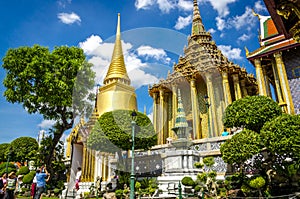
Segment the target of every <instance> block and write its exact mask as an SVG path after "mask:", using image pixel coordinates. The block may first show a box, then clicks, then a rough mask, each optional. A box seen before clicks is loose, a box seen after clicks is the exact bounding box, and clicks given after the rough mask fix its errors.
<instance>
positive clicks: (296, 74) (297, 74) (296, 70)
mask: <svg viewBox="0 0 300 199" xmlns="http://www.w3.org/2000/svg"><path fill="white" fill-rule="evenodd" d="M293 75H294V77H296V78H297V77H300V66H298V67H296V68H294V69H293Z"/></svg>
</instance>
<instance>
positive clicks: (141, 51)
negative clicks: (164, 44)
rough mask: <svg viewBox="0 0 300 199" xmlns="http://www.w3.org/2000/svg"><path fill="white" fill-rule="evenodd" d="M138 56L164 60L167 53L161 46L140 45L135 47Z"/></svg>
mask: <svg viewBox="0 0 300 199" xmlns="http://www.w3.org/2000/svg"><path fill="white" fill-rule="evenodd" d="M137 54H138V55H139V56H145V57H146V59H148V58H154V59H156V60H166V59H167V53H166V52H165V51H164V50H163V49H161V48H152V47H151V46H140V47H138V48H137Z"/></svg>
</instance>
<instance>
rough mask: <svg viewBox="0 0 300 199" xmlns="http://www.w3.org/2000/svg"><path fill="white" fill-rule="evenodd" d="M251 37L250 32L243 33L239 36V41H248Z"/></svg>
mask: <svg viewBox="0 0 300 199" xmlns="http://www.w3.org/2000/svg"><path fill="white" fill-rule="evenodd" d="M250 38H251V36H250V35H249V34H245V33H244V34H243V35H242V36H240V37H239V38H238V41H247V40H249V39H250Z"/></svg>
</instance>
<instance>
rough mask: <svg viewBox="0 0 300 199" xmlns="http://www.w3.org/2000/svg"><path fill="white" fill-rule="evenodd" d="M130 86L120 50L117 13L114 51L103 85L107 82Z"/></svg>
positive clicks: (119, 30) (119, 29)
mask: <svg viewBox="0 0 300 199" xmlns="http://www.w3.org/2000/svg"><path fill="white" fill-rule="evenodd" d="M119 80H121V82H123V83H125V84H128V85H129V84H130V79H129V77H128V74H127V71H126V67H125V62H124V55H123V50H122V43H121V28H120V13H118V24H117V32H116V41H115V46H114V51H113V54H112V58H111V63H110V65H109V68H108V71H107V74H106V77H105V79H104V81H103V83H104V84H108V83H109V82H113V81H119Z"/></svg>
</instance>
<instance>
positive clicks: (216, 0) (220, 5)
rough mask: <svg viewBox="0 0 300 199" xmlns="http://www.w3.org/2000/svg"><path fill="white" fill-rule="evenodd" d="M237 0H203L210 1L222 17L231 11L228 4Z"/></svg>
mask: <svg viewBox="0 0 300 199" xmlns="http://www.w3.org/2000/svg"><path fill="white" fill-rule="evenodd" d="M236 1H237V0H203V2H210V4H211V5H212V7H213V9H215V10H216V11H217V12H218V15H219V16H221V17H225V16H227V15H228V14H229V13H230V12H229V8H228V4H230V3H234V2H236Z"/></svg>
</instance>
